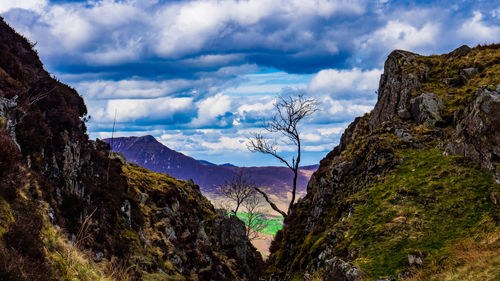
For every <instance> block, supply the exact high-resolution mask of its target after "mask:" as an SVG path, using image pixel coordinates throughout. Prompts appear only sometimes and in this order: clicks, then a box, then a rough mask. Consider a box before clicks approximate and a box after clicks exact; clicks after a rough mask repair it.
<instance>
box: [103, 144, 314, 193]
mask: <svg viewBox="0 0 500 281" xmlns="http://www.w3.org/2000/svg"><path fill="white" fill-rule="evenodd" d="M104 141H105V142H108V143H111V139H104ZM112 150H113V151H116V152H119V153H121V154H123V155H124V156H125V158H126V159H127V161H130V162H132V163H135V164H137V165H140V166H142V167H145V168H147V169H150V170H151V171H155V172H160V173H168V174H169V175H171V176H173V177H175V178H178V179H183V180H190V179H192V180H193V181H194V182H195V183H196V184H198V185H199V186H200V187H201V190H202V191H203V192H204V193H207V194H210V193H212V194H213V193H217V186H219V185H222V184H224V182H225V181H226V180H229V179H231V178H232V177H234V176H235V175H236V173H237V172H238V171H242V172H243V173H244V174H245V175H246V176H248V177H250V178H251V179H252V181H254V182H255V183H256V184H258V185H261V186H265V187H266V188H267V190H268V192H269V193H270V194H274V195H276V196H278V197H279V198H286V194H287V192H289V191H290V190H291V183H292V178H293V173H292V171H291V170H290V169H288V168H286V167H272V166H269V167H236V166H231V165H215V164H212V163H210V162H208V164H207V162H203V161H199V160H196V159H194V158H191V157H189V156H186V155H184V154H182V153H179V152H177V151H174V150H172V149H170V148H168V147H166V146H164V145H163V144H161V143H160V142H158V141H157V140H156V139H155V138H154V137H153V136H143V137H120V138H114V139H113V147H112ZM317 167H318V166H317V165H311V166H305V167H302V169H301V170H302V172H301V173H300V174H299V177H298V179H297V192H298V194H301V195H305V191H306V186H307V182H308V181H309V178H310V175H311V173H312V171H315V170H316V169H317Z"/></svg>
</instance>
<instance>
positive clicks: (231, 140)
mask: <svg viewBox="0 0 500 281" xmlns="http://www.w3.org/2000/svg"><path fill="white" fill-rule="evenodd" d="M247 142H248V139H247V138H242V137H226V136H223V137H221V138H220V139H219V141H217V142H201V145H202V146H203V147H206V148H208V149H210V150H211V151H212V153H219V152H222V151H245V150H246V149H247Z"/></svg>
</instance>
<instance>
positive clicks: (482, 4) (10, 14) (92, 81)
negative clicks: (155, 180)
mask: <svg viewBox="0 0 500 281" xmlns="http://www.w3.org/2000/svg"><path fill="white" fill-rule="evenodd" d="M0 15H1V16H2V17H4V19H5V20H6V22H7V23H8V24H10V25H11V26H12V27H13V28H15V29H16V30H17V31H18V32H19V33H21V34H23V35H24V36H25V37H27V38H28V39H29V40H30V41H31V42H33V43H36V46H35V49H36V50H37V51H38V54H39V55H40V58H41V60H42V62H43V63H44V66H45V68H46V69H47V70H48V71H49V72H50V73H52V74H53V75H54V76H55V77H57V79H59V80H60V81H62V82H64V83H66V84H68V85H70V86H72V87H74V88H75V89H77V90H78V92H79V93H80V95H82V96H83V97H84V99H85V101H86V104H87V107H88V111H89V115H90V117H91V118H90V121H89V122H88V123H87V127H88V132H89V134H90V136H91V138H105V137H110V136H111V134H112V131H113V121H114V119H115V112H116V126H115V130H114V135H115V136H141V135H148V134H149V135H153V136H155V137H156V138H157V139H158V140H159V141H161V142H162V143H163V144H165V145H166V146H168V147H170V148H172V149H174V150H177V151H180V152H182V153H184V154H187V155H189V156H192V157H194V158H196V159H204V160H208V161H210V162H213V163H219V164H221V163H227V162H229V163H232V164H235V165H239V166H266V165H280V163H279V162H277V160H275V159H273V158H272V157H270V156H268V155H262V154H258V153H251V152H250V151H248V149H247V146H246V144H247V141H248V137H250V136H252V134H254V133H259V132H261V131H262V124H263V123H262V122H263V121H264V120H267V119H269V118H271V117H272V114H273V103H274V101H275V100H276V97H277V96H279V95H283V96H288V95H296V94H298V93H302V94H304V95H306V96H307V97H312V98H315V99H317V100H318V102H319V110H318V111H317V112H316V113H315V114H314V115H312V116H310V117H309V118H307V119H304V120H303V121H302V124H301V127H300V131H301V137H302V140H303V158H302V163H303V164H304V165H309V164H317V163H319V161H320V160H321V159H322V158H323V157H324V156H325V155H326V154H327V153H328V152H329V151H331V150H332V149H333V148H334V147H335V146H336V145H337V144H338V142H339V139H340V136H341V134H342V132H343V130H344V129H345V128H346V127H347V125H348V124H349V123H350V122H351V121H352V120H353V119H354V118H355V117H356V116H360V115H363V114H365V113H366V112H369V111H370V110H371V109H372V108H373V106H374V105H375V103H376V101H377V94H376V90H377V88H378V83H379V78H380V75H381V74H382V72H383V66H384V61H385V59H386V58H387V55H388V54H389V53H390V52H391V51H392V50H394V49H404V50H408V51H412V52H416V53H419V54H422V55H430V54H441V53H447V52H450V51H452V50H453V49H455V48H456V47H459V46H461V45H463V44H467V45H469V46H475V45H478V44H488V43H495V42H499V40H500V2H499V1H498V0H496V1H491V0H490V1H457V0H453V1H390V0H381V1H375V0H372V1H356V0H351V1H347V0H331V1H328V0H289V1H284V0H247V1H237V0H219V1H210V0H199V1H178V0H177V1H175V0H172V1H166V0H121V1H118V0H102V1H97V0H93V1H76V0H75V1H60V0H58V1H49V0H1V1H0ZM267 137H268V138H269V139H275V140H276V141H277V142H278V143H282V145H280V146H279V151H280V153H282V154H283V155H285V156H286V157H291V156H292V155H293V154H294V152H293V151H294V149H295V148H294V146H292V145H289V144H287V143H286V142H284V141H286V140H285V139H283V138H282V137H280V136H275V135H267Z"/></svg>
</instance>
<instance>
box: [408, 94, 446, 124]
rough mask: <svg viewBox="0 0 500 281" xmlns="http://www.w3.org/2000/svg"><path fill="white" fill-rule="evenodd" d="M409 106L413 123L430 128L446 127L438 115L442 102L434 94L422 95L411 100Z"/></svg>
mask: <svg viewBox="0 0 500 281" xmlns="http://www.w3.org/2000/svg"><path fill="white" fill-rule="evenodd" d="M410 104H411V107H410V108H411V109H410V110H411V116H412V117H413V120H414V121H415V122H417V123H419V124H427V125H428V126H430V127H433V126H444V125H446V124H445V122H444V120H443V118H441V115H440V113H439V110H440V109H441V108H442V107H443V102H442V101H441V99H440V98H439V97H438V96H437V95H436V94H432V93H423V94H421V95H419V96H418V97H416V98H413V99H411V101H410Z"/></svg>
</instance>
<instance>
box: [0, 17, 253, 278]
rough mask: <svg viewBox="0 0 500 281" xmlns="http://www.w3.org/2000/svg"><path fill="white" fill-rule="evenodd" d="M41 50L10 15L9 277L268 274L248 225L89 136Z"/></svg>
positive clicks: (3, 239)
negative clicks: (13, 25)
mask: <svg viewBox="0 0 500 281" xmlns="http://www.w3.org/2000/svg"><path fill="white" fill-rule="evenodd" d="M33 46H34V44H32V43H30V42H29V41H28V40H26V39H25V38H23V37H22V36H20V35H19V34H17V33H15V31H14V30H13V29H12V28H10V27H9V26H8V25H7V24H6V23H5V22H4V21H3V19H2V18H0V280H255V279H257V276H258V275H259V269H260V268H262V265H263V263H262V258H261V256H260V254H258V252H257V251H256V249H255V248H254V247H253V246H252V245H251V243H250V242H249V240H248V238H247V237H246V235H245V225H244V223H243V222H242V221H240V220H239V219H237V218H236V217H235V216H232V217H228V216H227V214H226V213H225V212H222V213H221V212H217V211H216V210H215V208H214V207H213V206H212V204H211V203H210V202H209V201H208V200H207V199H206V198H205V197H204V196H203V195H202V194H201V192H200V189H199V186H197V185H195V184H193V183H192V182H186V181H182V180H177V179H175V178H172V177H170V176H169V175H166V174H159V173H154V172H151V171H149V170H146V169H144V168H142V167H139V166H136V165H132V164H129V163H125V162H124V161H122V160H121V159H120V158H121V157H120V155H118V154H115V153H111V152H110V147H109V145H108V144H107V143H104V142H102V141H96V142H94V141H91V140H89V138H88V135H87V134H86V132H85V131H86V128H85V122H84V120H85V119H86V114H87V109H86V106H85V103H84V101H83V99H82V97H81V96H80V95H79V94H78V93H77V92H76V91H75V90H74V89H72V88H70V87H69V86H67V85H65V84H63V83H60V82H59V81H57V80H56V79H54V78H53V77H52V76H51V75H50V74H49V73H48V72H46V71H45V70H44V69H43V65H42V63H41V61H40V60H39V58H38V55H37V53H36V52H35V51H33V49H32V47H33ZM145 141H146V140H145ZM151 145H154V143H151ZM165 149H166V148H165ZM194 161H195V160H194ZM195 162H196V161H195ZM196 163H198V162H196ZM198 164H199V163H198ZM194 167H196V166H193V168H194Z"/></svg>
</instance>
